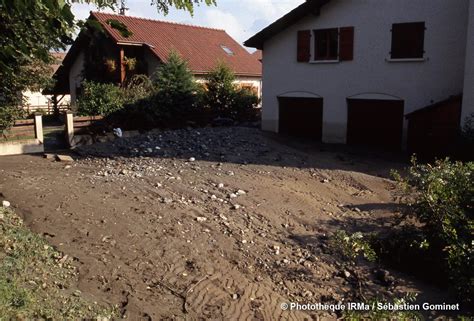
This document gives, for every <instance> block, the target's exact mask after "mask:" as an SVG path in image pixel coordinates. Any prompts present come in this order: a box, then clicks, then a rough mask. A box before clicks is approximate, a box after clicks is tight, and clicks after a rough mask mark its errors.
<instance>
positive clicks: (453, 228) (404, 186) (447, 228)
mask: <svg viewBox="0 0 474 321" xmlns="http://www.w3.org/2000/svg"><path fill="white" fill-rule="evenodd" d="M393 175H394V177H395V178H396V180H397V181H398V183H399V186H400V187H401V190H402V192H403V201H404V202H405V203H406V204H408V206H409V209H410V210H409V212H408V213H407V215H408V216H409V217H414V218H415V219H417V220H418V221H419V222H421V223H422V224H423V225H422V227H421V231H422V232H423V235H424V236H425V239H423V240H421V241H419V240H418V241H417V243H418V244H419V246H420V247H422V248H424V249H427V250H429V251H430V252H431V253H435V255H437V256H439V257H440V259H441V260H442V262H440V263H441V264H443V263H444V266H446V271H445V273H446V274H447V275H448V276H449V279H450V281H451V282H450V284H451V285H452V287H453V289H454V290H455V291H456V293H457V294H459V295H462V297H463V298H465V299H467V300H472V298H473V297H474V270H473V269H472V264H473V260H474V162H466V163H462V162H452V161H450V160H449V159H445V160H437V161H436V162H435V163H434V164H426V165H421V164H417V162H416V159H414V158H413V159H412V166H411V167H410V169H409V171H408V174H407V176H406V177H402V176H401V175H400V174H399V173H396V172H394V173H393Z"/></svg>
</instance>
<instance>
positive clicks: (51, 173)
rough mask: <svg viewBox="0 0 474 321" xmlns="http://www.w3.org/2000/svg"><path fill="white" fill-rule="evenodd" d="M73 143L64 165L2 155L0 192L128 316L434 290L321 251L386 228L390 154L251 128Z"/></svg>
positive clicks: (220, 313) (259, 313)
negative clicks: (353, 234)
mask: <svg viewBox="0 0 474 321" xmlns="http://www.w3.org/2000/svg"><path fill="white" fill-rule="evenodd" d="M78 152H79V153H80V155H81V156H80V157H79V159H78V160H76V161H75V162H73V163H70V164H69V163H68V164H66V163H62V162H54V161H52V160H48V159H43V158H40V157H37V156H17V157H4V158H1V159H0V170H1V172H0V192H2V193H3V195H4V197H5V198H7V199H8V200H9V201H10V202H11V203H12V205H14V207H16V209H17V212H18V213H20V214H21V215H22V216H23V217H24V219H25V221H26V222H27V224H28V225H29V226H30V227H31V228H32V229H33V231H35V232H38V233H40V234H42V235H45V236H46V237H48V238H49V241H50V243H51V244H53V245H54V246H56V247H57V248H58V249H59V250H60V251H63V252H65V253H68V255H70V256H72V257H74V259H75V264H76V265H77V266H78V269H79V273H80V279H79V282H78V284H77V286H78V288H79V289H80V290H81V291H82V292H83V293H85V294H88V295H89V296H91V297H92V298H94V299H95V300H98V301H101V302H107V303H109V304H118V305H119V309H120V311H121V314H122V316H123V317H125V316H126V317H128V319H130V320H140V319H143V320H161V319H170V320H171V319H178V320H179V319H185V318H187V319H191V320H195V319H215V320H237V319H239V320H279V319H293V320H303V319H305V318H306V319H311V318H312V317H315V316H316V313H314V312H311V313H304V312H294V311H283V310H282V309H281V308H280V304H281V303H283V302H302V303H318V302H322V303H325V302H328V303H333V302H338V301H340V300H356V301H361V300H363V299H364V298H369V297H373V296H376V295H377V296H379V297H381V296H385V297H387V298H388V297H390V296H394V295H398V294H401V293H402V292H404V291H406V290H407V289H412V290H414V291H418V292H421V298H423V297H429V298H430V299H431V300H435V301H436V299H437V298H438V299H439V300H441V301H442V298H443V295H444V294H443V293H439V291H437V290H436V289H431V288H429V287H426V286H423V285H421V284H420V283H416V282H413V280H411V279H409V278H408V277H406V276H404V275H401V274H398V273H396V272H394V271H390V274H391V275H393V276H394V277H395V282H394V283H390V284H387V283H384V282H381V281H379V280H377V278H376V276H375V275H374V273H373V270H374V268H377V267H376V266H375V265H368V264H363V265H360V266H358V267H354V268H349V269H348V268H347V267H345V266H343V262H340V261H338V259H337V258H335V257H333V256H332V255H331V254H330V253H329V252H328V251H327V247H326V243H327V242H326V239H327V236H328V235H329V234H331V233H332V232H334V231H335V230H338V229H346V230H349V231H376V230H377V231H379V230H380V231H383V229H384V228H386V227H387V226H389V224H390V217H391V216H392V215H393V213H394V212H395V211H396V208H397V205H396V203H395V202H394V199H393V195H392V190H393V188H394V185H393V182H392V181H390V180H389V179H387V177H388V172H389V170H390V169H391V168H394V167H395V168H397V167H400V166H401V164H399V163H395V162H389V161H385V160H381V159H370V158H368V157H362V156H355V155H350V154H347V153H342V152H334V151H328V152H324V151H321V150H319V148H316V147H315V146H310V145H307V146H306V145H300V146H298V147H297V148H294V147H289V146H288V145H287V144H282V143H280V142H278V141H277V140H276V139H275V137H273V136H271V135H270V136H269V135H265V134H262V133H261V132H260V131H258V130H256V129H248V128H206V129H202V130H195V129H194V130H179V131H168V132H162V133H160V132H156V133H151V134H149V135H142V136H139V137H135V138H129V139H121V140H117V141H116V142H115V143H113V144H112V143H108V144H96V145H93V146H89V147H84V148H80V149H79V150H78ZM437 292H438V293H437ZM326 316H327V317H336V315H334V314H330V313H327V314H326Z"/></svg>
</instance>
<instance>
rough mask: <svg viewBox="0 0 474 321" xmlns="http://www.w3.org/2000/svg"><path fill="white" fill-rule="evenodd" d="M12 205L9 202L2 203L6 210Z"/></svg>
mask: <svg viewBox="0 0 474 321" xmlns="http://www.w3.org/2000/svg"><path fill="white" fill-rule="evenodd" d="M10 205H11V204H10V202H9V201H2V206H3V207H4V208H8V207H10Z"/></svg>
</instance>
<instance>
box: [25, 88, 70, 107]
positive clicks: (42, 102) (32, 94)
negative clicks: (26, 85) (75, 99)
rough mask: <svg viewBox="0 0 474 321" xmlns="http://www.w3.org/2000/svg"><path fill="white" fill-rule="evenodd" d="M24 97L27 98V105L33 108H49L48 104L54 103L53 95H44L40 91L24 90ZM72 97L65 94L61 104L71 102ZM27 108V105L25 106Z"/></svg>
mask: <svg viewBox="0 0 474 321" xmlns="http://www.w3.org/2000/svg"><path fill="white" fill-rule="evenodd" d="M23 97H24V98H25V100H26V101H25V105H26V106H28V107H30V108H31V109H32V110H37V109H47V108H48V105H51V106H52V105H53V104H52V103H51V99H52V96H51V95H43V94H42V93H41V92H40V91H30V90H26V91H24V92H23ZM70 100H71V97H70V96H69V95H65V96H64V98H63V99H62V100H61V102H60V104H61V105H64V104H69V103H70ZM25 109H26V107H25Z"/></svg>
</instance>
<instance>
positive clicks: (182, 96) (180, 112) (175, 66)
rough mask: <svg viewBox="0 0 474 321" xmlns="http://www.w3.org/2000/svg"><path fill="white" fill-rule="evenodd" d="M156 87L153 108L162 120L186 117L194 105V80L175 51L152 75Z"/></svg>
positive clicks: (195, 87)
mask: <svg viewBox="0 0 474 321" xmlns="http://www.w3.org/2000/svg"><path fill="white" fill-rule="evenodd" d="M153 84H154V85H155V88H156V95H155V97H154V102H155V103H154V104H153V105H154V106H153V108H155V109H156V111H157V112H158V113H159V115H158V116H159V118H161V119H162V120H163V121H166V120H171V119H172V118H175V119H176V118H178V119H180V118H183V117H184V118H186V117H187V116H188V114H189V112H191V111H192V108H193V107H194V105H195V98H196V89H197V86H196V82H195V80H194V77H193V74H192V73H191V71H190V70H189V67H188V63H187V62H186V61H185V60H183V59H182V58H181V57H180V56H179V55H178V54H177V53H176V52H171V53H170V55H169V57H168V61H167V62H166V63H165V64H163V65H161V66H160V67H159V68H158V70H157V71H156V73H155V74H154V75H153Z"/></svg>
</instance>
